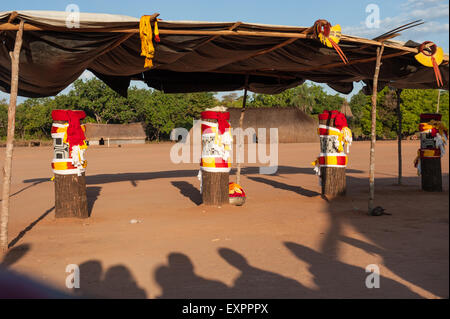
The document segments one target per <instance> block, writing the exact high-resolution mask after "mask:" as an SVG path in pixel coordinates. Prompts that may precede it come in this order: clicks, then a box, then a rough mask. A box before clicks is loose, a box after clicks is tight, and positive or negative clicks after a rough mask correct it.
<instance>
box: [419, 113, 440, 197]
mask: <svg viewBox="0 0 450 319" xmlns="http://www.w3.org/2000/svg"><path fill="white" fill-rule="evenodd" d="M441 118H442V115H441V114H436V113H424V114H420V124H419V131H420V150H419V152H418V157H419V158H418V160H419V161H420V168H419V171H420V175H421V182H422V190H424V191H428V192H442V169H441V149H440V148H439V146H438V145H437V143H436V138H437V134H439V129H438V128H437V127H436V126H435V125H433V122H434V123H436V122H440V121H441ZM441 134H443V133H442V132H441ZM441 134H439V135H440V136H442V135H441ZM441 138H442V137H441Z"/></svg>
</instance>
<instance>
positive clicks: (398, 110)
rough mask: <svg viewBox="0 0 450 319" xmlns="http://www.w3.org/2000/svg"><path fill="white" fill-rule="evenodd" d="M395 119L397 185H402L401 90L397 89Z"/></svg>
mask: <svg viewBox="0 0 450 319" xmlns="http://www.w3.org/2000/svg"><path fill="white" fill-rule="evenodd" d="M396 93H397V119H398V130H397V139H398V146H397V149H398V180H397V183H398V185H402V112H401V109H400V103H401V97H400V96H401V94H402V90H401V89H397V90H396Z"/></svg>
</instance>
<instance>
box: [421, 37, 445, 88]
mask: <svg viewBox="0 0 450 319" xmlns="http://www.w3.org/2000/svg"><path fill="white" fill-rule="evenodd" d="M414 57H415V58H416V60H417V61H418V62H419V63H420V64H422V65H424V66H427V67H430V68H431V67H432V68H433V69H434V75H435V76H436V83H437V85H438V87H441V86H444V82H443V81H442V75H441V71H439V65H440V64H441V63H442V61H443V60H444V50H442V48H441V47H438V46H437V45H436V44H434V43H433V42H431V41H425V42H424V43H422V44H421V45H420V47H419V53H417V54H416V55H415V56H414Z"/></svg>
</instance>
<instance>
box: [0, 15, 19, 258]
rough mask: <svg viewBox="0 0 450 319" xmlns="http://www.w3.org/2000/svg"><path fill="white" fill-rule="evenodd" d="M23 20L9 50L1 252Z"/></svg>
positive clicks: (4, 248)
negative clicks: (8, 93) (9, 68)
mask: <svg viewBox="0 0 450 319" xmlns="http://www.w3.org/2000/svg"><path fill="white" fill-rule="evenodd" d="M23 26H24V21H23V20H21V21H20V25H19V29H18V31H17V34H16V41H15V43H14V51H13V52H9V55H10V56H11V88H10V95H9V107H8V133H7V138H6V151H5V164H4V166H3V193H2V214H1V224H0V246H1V250H2V253H6V251H7V250H8V219H9V195H10V188H11V167H12V154H13V148H14V130H15V126H16V105H17V91H18V86H19V58H20V50H21V48H22V34H23Z"/></svg>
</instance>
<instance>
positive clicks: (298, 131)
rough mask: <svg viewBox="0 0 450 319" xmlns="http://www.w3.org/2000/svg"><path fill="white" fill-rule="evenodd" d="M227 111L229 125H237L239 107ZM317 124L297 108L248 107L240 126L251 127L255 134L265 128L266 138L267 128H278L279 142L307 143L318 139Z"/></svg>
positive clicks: (239, 112)
mask: <svg viewBox="0 0 450 319" xmlns="http://www.w3.org/2000/svg"><path fill="white" fill-rule="evenodd" d="M228 111H229V112H230V122H231V127H239V117H240V115H241V109H239V108H230V109H228ZM317 125H318V124H317V120H315V119H314V118H313V117H311V116H309V115H308V114H306V113H305V112H303V111H302V110H300V109H298V108H287V107H283V108H248V109H246V110H245V117H244V123H243V127H242V128H243V129H244V130H245V129H247V128H249V127H252V128H254V129H255V131H256V135H257V134H258V128H265V129H267V131H266V134H267V139H268V138H269V129H270V128H278V142H279V143H308V142H317V141H318V140H319V137H318V135H317ZM256 137H257V136H256ZM256 137H255V139H256ZM246 142H247V140H246ZM268 142H269V141H267V143H268Z"/></svg>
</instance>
